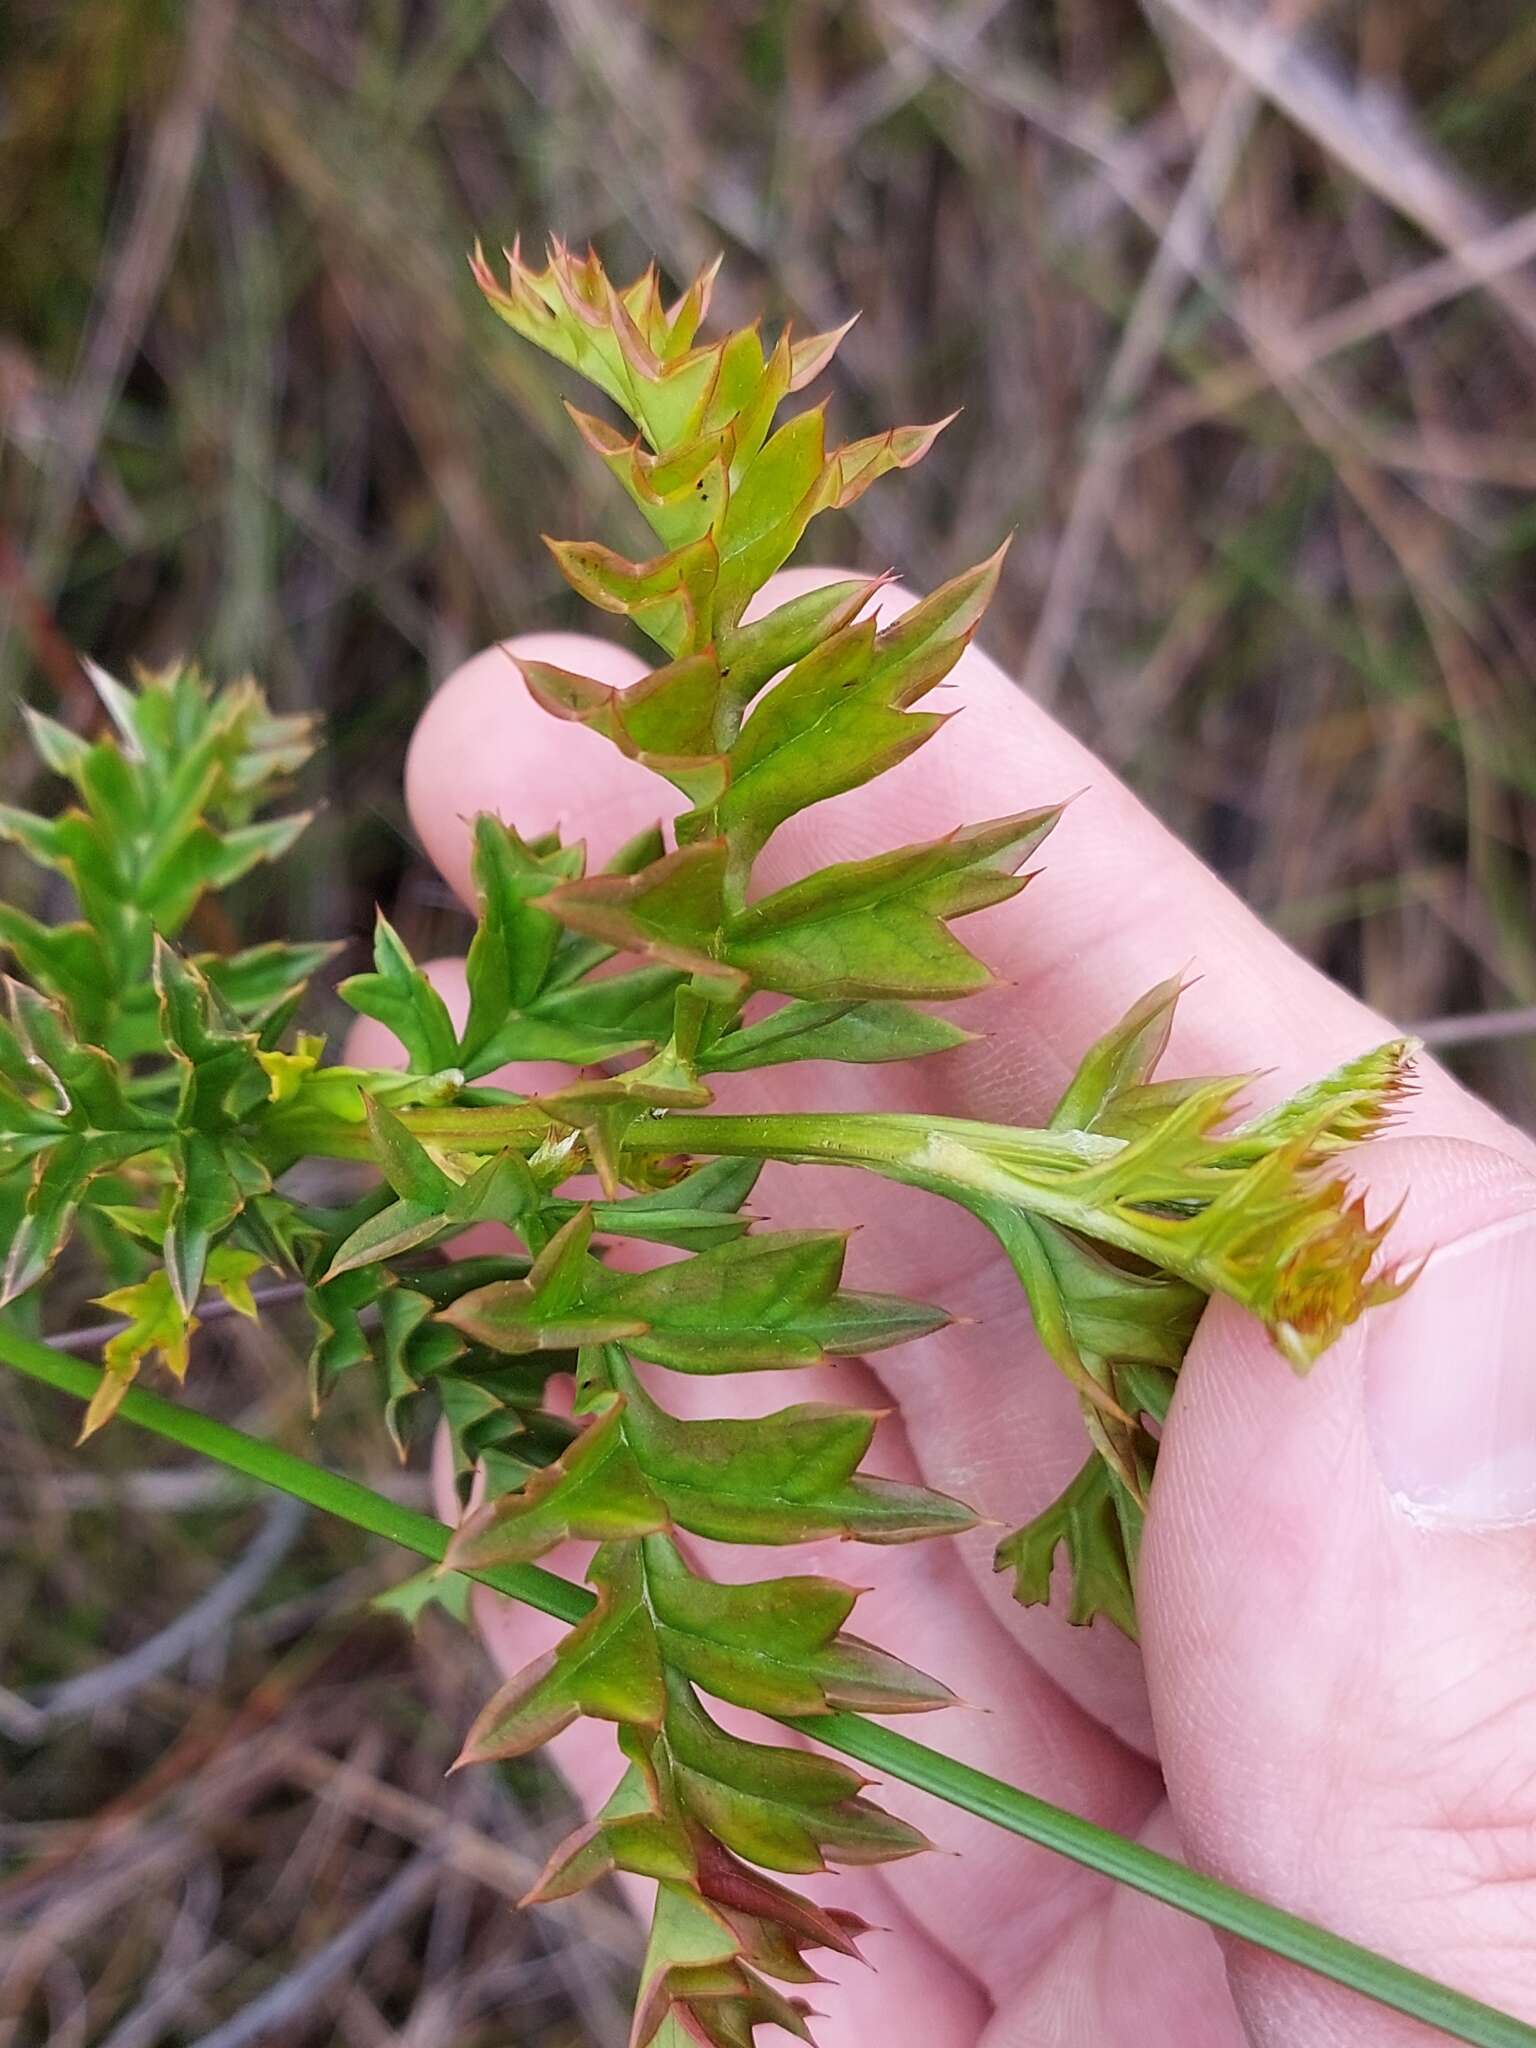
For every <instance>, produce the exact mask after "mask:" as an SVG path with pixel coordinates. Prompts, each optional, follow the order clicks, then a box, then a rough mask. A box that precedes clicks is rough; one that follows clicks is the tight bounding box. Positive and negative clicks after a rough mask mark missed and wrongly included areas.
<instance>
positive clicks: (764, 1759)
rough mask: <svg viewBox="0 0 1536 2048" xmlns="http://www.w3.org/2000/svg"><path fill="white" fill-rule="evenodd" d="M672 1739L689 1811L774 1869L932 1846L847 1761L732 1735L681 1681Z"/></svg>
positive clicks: (819, 1866)
mask: <svg viewBox="0 0 1536 2048" xmlns="http://www.w3.org/2000/svg"><path fill="white" fill-rule="evenodd" d="M665 1741H666V1745H667V1751H668V1755H669V1758H670V1761H671V1765H672V1773H673V1781H674V1783H675V1784H676V1787H677V1790H678V1794H679V1797H680V1798H681V1801H682V1804H683V1806H684V1807H685V1809H686V1810H687V1811H688V1812H689V1813H690V1814H692V1816H693V1818H694V1819H695V1820H697V1821H698V1822H699V1823H700V1825H701V1826H703V1827H704V1828H706V1829H707V1830H708V1832H709V1833H710V1834H711V1835H713V1836H714V1838H715V1840H716V1841H718V1842H723V1843H724V1844H725V1846H726V1848H728V1849H730V1850H732V1851H734V1853H735V1854H736V1855H738V1856H744V1857H746V1858H747V1859H748V1861H750V1862H752V1863H760V1864H763V1865H764V1866H766V1868H768V1869H769V1870H783V1871H790V1872H809V1871H818V1870H825V1869H826V1867H827V1864H828V1862H829V1861H830V1862H833V1863H851V1864H860V1863H888V1862H890V1861H892V1860H893V1859H895V1858H897V1857H901V1856H911V1855H915V1854H916V1853H917V1852H918V1851H919V1850H920V1849H925V1848H927V1847H928V1843H927V1841H926V1839H925V1837H924V1836H923V1835H921V1834H920V1833H919V1832H918V1830H917V1829H916V1828H913V1827H909V1826H908V1825H907V1824H906V1822H905V1821H899V1820H895V1819H893V1818H892V1817H891V1815H889V1814H886V1813H882V1812H881V1811H880V1809H879V1808H878V1807H877V1806H874V1805H872V1804H871V1803H870V1801H869V1800H867V1799H863V1798H861V1797H860V1796H859V1795H860V1793H861V1791H862V1789H863V1787H864V1785H865V1783H866V1780H865V1779H863V1778H861V1777H860V1776H859V1774H858V1773H857V1772H856V1771H852V1770H850V1769H849V1768H848V1767H847V1765H846V1764H840V1763H836V1762H834V1761H833V1759H832V1758H831V1757H825V1756H815V1755H812V1754H811V1753H810V1752H808V1751H805V1750H794V1749H781V1748H776V1747H769V1746H768V1745H767V1744H764V1743H761V1742H747V1741H744V1740H743V1739H742V1738H741V1737H740V1736H736V1735H728V1734H727V1733H726V1732H725V1730H724V1729H723V1728H721V1727H719V1726H718V1725H717V1723H715V1722H714V1721H712V1720H711V1719H710V1717H709V1715H708V1714H706V1713H705V1712H704V1710H703V1708H702V1707H701V1706H700V1705H699V1703H698V1701H697V1700H696V1699H695V1698H694V1696H693V1692H692V1689H691V1688H690V1687H689V1686H688V1685H687V1684H686V1683H684V1682H679V1681H677V1680H675V1679H674V1680H673V1682H672V1683H671V1684H670V1685H669V1687H668V1702H667V1718H666V1723H665Z"/></svg>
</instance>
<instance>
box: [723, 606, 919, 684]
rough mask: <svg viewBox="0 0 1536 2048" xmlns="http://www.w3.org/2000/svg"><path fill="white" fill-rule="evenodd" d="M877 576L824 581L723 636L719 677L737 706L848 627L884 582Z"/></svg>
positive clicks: (733, 628)
mask: <svg viewBox="0 0 1536 2048" xmlns="http://www.w3.org/2000/svg"><path fill="white" fill-rule="evenodd" d="M884 581H885V579H884V577H881V576H875V577H870V578H868V579H859V578H855V579H854V580H852V581H850V582H843V583H826V584H823V585H822V587H821V588H820V589H819V590H808V591H806V592H805V594H804V595H803V596H801V597H792V598H790V599H789V600H788V601H787V602H786V603H784V604H781V605H777V606H775V607H774V609H773V610H772V611H770V612H765V613H764V615H763V616H762V617H761V618H760V619H753V620H751V621H749V622H747V623H744V624H742V625H739V626H733V627H732V628H730V629H729V630H728V631H725V632H722V633H721V634H720V635H719V640H718V652H719V659H720V672H721V675H722V676H723V677H724V678H725V680H726V681H727V682H728V683H729V685H730V691H731V696H732V697H733V698H734V699H735V701H736V702H737V703H738V704H742V705H744V704H746V703H748V702H750V700H751V699H752V698H753V697H755V696H756V695H757V693H758V691H759V690H760V689H762V687H763V685H764V684H765V683H769V682H772V680H773V678H774V677H775V676H776V675H778V674H779V673H780V671H781V670H783V669H787V668H792V667H793V666H794V664H795V663H796V662H797V661H803V660H804V659H805V657H806V656H807V655H808V654H809V653H811V651H812V650H813V649H814V648H816V647H819V646H820V645H821V643H822V641H823V640H825V639H827V638H829V637H830V636H831V635H833V634H835V633H840V632H842V631H843V630H844V629H845V628H846V627H848V626H851V625H852V624H853V622H854V620H855V619H856V618H857V617H858V615H859V613H860V612H861V611H863V610H864V608H865V606H866V605H867V604H869V602H870V601H871V599H872V598H873V597H874V596H875V595H876V593H877V592H878V591H879V590H880V588H881V587H882V585H883V583H884Z"/></svg>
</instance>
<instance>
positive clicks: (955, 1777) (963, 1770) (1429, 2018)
mask: <svg viewBox="0 0 1536 2048" xmlns="http://www.w3.org/2000/svg"><path fill="white" fill-rule="evenodd" d="M0 1362H3V1363H4V1364H6V1365H9V1366H11V1367H13V1368H14V1369H15V1370H16V1371H17V1372H20V1373H24V1374H26V1375H27V1376H28V1377H29V1378H31V1379H35V1380H41V1381H42V1382H43V1383H44V1384H45V1385H47V1386H50V1387H55V1388H57V1389H59V1391H60V1392H62V1393H66V1394H71V1395H73V1396H74V1397H75V1398H76V1399H77V1400H80V1401H89V1400H90V1398H91V1395H92V1394H93V1393H94V1392H95V1390H96V1388H97V1386H98V1384H99V1382H100V1378H101V1375H100V1373H99V1372H98V1371H96V1370H95V1369H93V1368H92V1367H91V1366H89V1365H86V1364H84V1363H82V1362H81V1361H79V1360H77V1359H73V1358H69V1357H67V1356H65V1355H64V1354H62V1353H60V1352H57V1351H53V1350H50V1349H49V1347H48V1346H47V1345H45V1344H38V1343H35V1342H33V1341H32V1340H31V1339H29V1338H26V1337H22V1336H19V1335H17V1334H15V1333H14V1332H12V1331H10V1330H6V1329H3V1328H0ZM118 1414H119V1416H120V1418H121V1419H122V1420H123V1421H125V1422H130V1423H134V1424H136V1425H137V1426H138V1427H139V1428H141V1429H146V1430H149V1431H152V1432H153V1433H154V1434H155V1435H156V1436H160V1437H164V1438H165V1439H167V1440H168V1441H169V1442H171V1443H175V1444H180V1445H182V1446H183V1447H184V1448H186V1449H187V1450H192V1451H197V1452H199V1453H200V1454H202V1455H203V1456H204V1457H209V1458H213V1459H215V1460H216V1461H217V1462H218V1463H219V1464H221V1465H225V1466H227V1467H228V1468H229V1469H231V1470H232V1471H236V1472H241V1473H244V1474H245V1475H246V1476H247V1477H248V1478H251V1479H256V1480H260V1481H262V1482H263V1483H264V1484H266V1485H268V1486H273V1487H276V1488H278V1489H279V1490H280V1491H282V1492H284V1493H290V1494H293V1495H294V1496H295V1497H296V1498H297V1499H299V1500H303V1501H307V1502H308V1503H309V1505H310V1506H311V1507H315V1508H319V1509H320V1510H321V1511H322V1512H323V1513H326V1514H331V1515H335V1516H337V1517H338V1518H339V1519H341V1520H342V1521H346V1522H350V1523H352V1524H353V1526H354V1527H356V1528H359V1529H366V1530H367V1531H368V1532H369V1533H370V1534H372V1535H375V1536H383V1537H387V1538H388V1539H389V1541H390V1542H392V1543H398V1544H400V1545H401V1546H402V1548H404V1549H407V1550H413V1551H415V1552H416V1553H417V1555H418V1556H421V1557H426V1558H431V1559H433V1560H435V1561H437V1562H439V1563H440V1562H441V1561H442V1559H443V1557H444V1555H445V1554H446V1552H447V1549H448V1540H449V1532H448V1530H447V1529H446V1528H445V1527H444V1526H443V1524H442V1523H440V1522H438V1521H435V1520H434V1519H433V1517H432V1516H430V1515H423V1514H418V1513H417V1512H416V1511H415V1510H414V1509H412V1508H407V1507H402V1506H399V1505H398V1504H397V1503H395V1502H394V1501H390V1500H386V1499H385V1498H384V1497H383V1496H382V1495H380V1494H377V1493H374V1492H373V1491H372V1490H371V1489H370V1488H369V1487H366V1486H361V1485H359V1484H358V1483H357V1481H356V1480H353V1479H347V1478H344V1477H343V1476H342V1475H341V1474H339V1473H335V1472H328V1471H326V1470H325V1469H324V1468H323V1467H321V1466H318V1465H311V1464H309V1463H308V1462H307V1461H306V1460H305V1459H303V1458H298V1457H295V1456H294V1455H293V1454H292V1453H291V1452H288V1451H284V1450H280V1449H279V1448H278V1447H277V1446H276V1445H274V1444H267V1443H263V1442H261V1441H260V1440H259V1439H258V1438H256V1437H250V1436H246V1435H245V1434H244V1433H243V1432H242V1431H240V1430H238V1429H231V1428H230V1427H229V1425H228V1424H227V1423H223V1422H215V1421H213V1420H211V1419H210V1418H209V1417H207V1416H205V1415H199V1414H197V1413H196V1411H195V1410H193V1409H189V1408H183V1407H178V1406H177V1405H176V1404H174V1403H173V1402H170V1401H163V1400H161V1399H160V1398H159V1397H158V1396H157V1395H155V1394H148V1393H145V1392H143V1391H142V1389H140V1388H137V1387H134V1388H130V1390H129V1392H128V1393H127V1395H126V1396H125V1397H124V1400H123V1403H122V1406H121V1408H120V1409H119V1410H118ZM464 1576H465V1577H467V1578H471V1579H474V1580H476V1581H478V1582H479V1583H480V1584H481V1585H484V1586H489V1587H490V1588H491V1589H492V1590H493V1591H495V1592H497V1593H503V1594H505V1595H507V1597H508V1598H510V1599H513V1600H521V1601H523V1602H524V1603H525V1604H526V1605H528V1606H530V1607H536V1608H538V1609H540V1610H541V1611H542V1612H543V1613H545V1614H550V1615H553V1616H554V1617H555V1618H556V1619H557V1620H560V1621H564V1622H577V1621H579V1620H580V1619H581V1618H582V1616H583V1615H584V1614H586V1613H587V1612H588V1610H589V1609H590V1608H591V1606H592V1604H593V1596H592V1595H591V1594H590V1593H589V1592H588V1591H587V1590H586V1588H585V1587H584V1586H576V1585H572V1584H571V1582H570V1581H569V1580H568V1579H562V1578H559V1577H558V1576H557V1575H556V1574H555V1573H553V1572H546V1571H543V1570H541V1569H540V1567H539V1566H537V1565H500V1566H494V1567H491V1568H488V1569H485V1570H479V1571H471V1572H467V1573H465V1574H464ZM783 1725H784V1726H785V1727H787V1728H793V1729H794V1730H795V1731H796V1732H797V1733H799V1734H802V1735H805V1736H807V1737H808V1738H809V1739H810V1740H812V1741H814V1742H819V1743H822V1744H823V1745H825V1747H827V1748H829V1749H835V1750H839V1751H841V1752H842V1753H843V1754H844V1755H845V1756H850V1757H853V1758H855V1759H856V1760H857V1761H858V1762H860V1763H864V1764H868V1765H870V1766H871V1767H873V1768H874V1769H876V1770H879V1771H883V1772H885V1773H886V1774H887V1775H888V1776H890V1777H893V1778H899V1779H901V1780H902V1781H903V1782H904V1783H906V1784H908V1785H914V1786H916V1787H917V1788H918V1789H919V1790H920V1791H924V1792H930V1793H932V1794H933V1796H934V1797H935V1798H936V1799H941V1800H943V1801H945V1802H946V1803H947V1804H948V1805H950V1806H956V1807H960V1808H962V1809H963V1810H964V1811H965V1812H967V1813H973V1814H976V1815H977V1816H979V1817H980V1818H981V1819H982V1820H988V1821H992V1822H993V1823H994V1824H995V1825H996V1826H998V1827H1001V1828H1006V1829H1007V1830H1008V1831H1009V1832H1010V1833H1012V1834H1016V1835H1022V1836H1023V1837H1024V1838H1025V1840H1026V1841H1030V1842H1034V1843H1036V1844H1038V1845H1039V1846H1040V1847H1042V1848H1046V1849H1051V1850H1054V1851H1055V1852H1056V1853H1057V1854H1059V1855H1062V1856H1067V1857H1070V1858H1071V1859H1072V1861H1073V1862H1076V1863H1080V1864H1083V1865H1085V1866H1086V1867H1087V1868H1088V1869H1090V1870H1096V1871H1098V1872H1099V1873H1100V1874H1101V1875H1102V1876H1105V1877H1108V1878H1111V1879H1113V1880H1114V1881H1115V1882H1116V1883H1119V1884H1126V1885H1130V1886H1131V1887H1132V1888H1133V1889H1134V1890H1136V1891H1140V1892H1145V1893H1146V1894H1147V1895H1148V1896H1149V1897H1151V1898H1154V1899H1160V1900H1162V1902H1163V1903H1164V1904H1165V1905H1169V1906H1173V1907H1174V1908H1176V1909H1177V1910H1178V1911H1179V1912H1181V1913H1188V1914H1190V1915H1191V1916H1192V1917H1193V1918H1195V1919H1197V1920H1203V1921H1205V1922H1206V1923H1207V1924H1208V1925H1209V1926H1211V1927H1215V1928H1218V1929H1220V1930H1221V1932H1223V1933H1225V1934H1230V1935H1234V1936H1236V1937H1237V1938H1239V1939H1240V1940H1243V1941H1248V1942H1252V1943H1254V1944H1255V1945H1256V1946H1258V1947H1260V1948H1264V1949H1268V1950H1269V1951H1270V1952H1271V1953H1272V1954H1274V1955H1278V1956H1283V1957H1284V1958H1285V1959H1286V1960H1287V1961H1288V1962H1293V1963H1297V1964H1300V1965H1301V1966H1302V1967H1303V1968H1304V1969H1308V1970H1312V1971H1315V1972H1316V1973H1317V1974H1318V1975H1319V1976H1323V1977H1328V1978H1331V1979H1332V1980H1333V1982H1334V1983H1336V1984H1342V1985H1345V1986H1347V1987H1348V1988H1349V1989H1350V1990H1352V1991H1357V1992H1359V1993H1361V1994H1362V1995H1363V1996H1364V1997H1366V1998H1370V1999H1374V2000H1375V2001H1376V2002H1377V2003H1378V2004H1380V2005H1384V2006H1388V2007H1390V2008H1391V2009H1392V2010H1393V2011H1394V2012H1400V2013H1405V2014H1407V2015H1408V2017H1409V2018H1411V2019H1417V2020H1420V2021H1422V2022H1423V2023H1424V2024H1425V2025H1427V2026H1431V2027H1437V2028H1439V2029H1440V2031H1441V2032H1442V2033H1443V2034H1445V2035H1447V2036H1449V2038H1450V2039H1452V2040H1455V2041H1465V2042H1468V2043H1471V2044H1472V2048H1536V2027H1532V2026H1528V2025H1527V2024H1526V2023H1525V2022H1524V2021H1523V2020H1518V2019H1514V2018H1512V2017H1510V2016H1509V2015H1508V2014H1505V2013H1500V2012H1496V2011H1494V2009H1493V2008H1492V2007H1491V2006H1487V2005H1484V2004H1482V2003H1481V2002H1480V2001H1479V2000H1477V1999H1475V1998H1469V1997H1467V1996H1466V1995H1465V1993H1463V1992H1460V1991H1453V1990H1452V1989H1451V1988H1450V1987H1449V1986H1448V1985H1444V1984H1437V1983H1436V1982H1435V1981H1434V1980H1433V1979H1432V1978H1430V1977H1424V1976H1421V1975H1420V1974H1419V1973H1418V1971H1416V1970H1409V1969H1405V1968H1404V1967H1403V1965H1402V1964H1400V1963H1394V1962H1391V1961H1389V1960H1388V1959H1387V1958H1386V1957H1385V1956H1378V1955H1374V1954H1372V1952H1371V1951H1370V1950H1369V1949H1364V1948H1360V1947H1358V1946H1357V1945H1356V1944H1355V1943H1354V1942H1351V1941H1345V1940H1344V1939H1343V1938H1342V1936H1340V1935H1337V1934H1331V1933H1329V1932H1328V1930H1327V1929H1326V1928H1322V1927H1318V1926H1316V1925H1315V1924H1314V1923H1313V1922H1311V1921H1308V1920H1303V1919H1300V1918H1298V1917H1297V1915H1295V1914H1294V1913H1287V1912H1284V1911H1282V1910H1281V1909H1280V1908H1279V1907H1277V1906H1270V1905H1266V1904H1265V1903H1264V1902H1263V1901H1262V1900H1260V1899H1255V1898H1250V1897H1248V1896H1247V1895H1246V1894H1244V1893H1242V1892H1238V1891H1234V1890H1232V1889H1231V1888H1230V1887H1229V1886H1227V1885H1224V1884H1221V1883H1220V1882H1219V1881H1218V1880H1217V1879H1215V1878H1212V1877H1205V1876H1203V1875H1202V1874H1201V1873H1200V1872H1198V1871H1194V1870H1190V1869H1188V1868H1187V1867H1186V1866H1185V1865H1184V1864H1182V1863H1175V1862H1174V1861H1173V1860H1172V1859H1171V1858H1170V1857H1167V1856H1160V1855H1158V1854H1157V1852H1156V1851H1155V1850H1152V1849H1147V1848H1144V1847H1143V1846H1142V1845H1141V1844H1140V1843H1139V1842H1133V1841H1130V1840H1129V1839H1127V1838H1126V1837H1125V1836H1122V1835H1116V1834H1112V1833H1110V1832H1109V1831H1108V1830H1107V1829H1104V1828H1100V1827H1096V1826H1095V1825H1094V1824H1093V1823H1092V1822H1091V1821H1086V1820H1082V1819H1080V1818H1079V1817H1078V1816H1077V1815H1076V1814H1072V1813H1068V1812H1066V1811H1065V1810H1064V1809H1063V1808H1061V1807H1059V1806H1052V1805H1050V1804H1049V1803H1048V1802H1047V1801H1046V1800H1043V1799H1036V1798H1035V1797H1034V1796H1033V1794H1031V1793H1028V1792H1023V1791H1020V1790H1019V1789H1018V1787H1017V1786H1013V1785H1006V1784H1004V1783H1003V1782H1002V1781H1001V1779H998V1778H992V1777H989V1776H988V1775H987V1774H986V1772H984V1771H977V1770H973V1769H972V1768H971V1766H970V1765H969V1764H963V1763H960V1762H958V1761H957V1760H956V1759H955V1758H954V1757H948V1756H944V1755H943V1754H941V1752H939V1751H938V1750H933V1749H928V1748H926V1747H925V1746H924V1745H923V1744H922V1743H920V1742H913V1741H912V1740H911V1738H910V1737H909V1736H905V1735H898V1734H897V1733H896V1732H895V1731H894V1730H892V1729H889V1728H885V1727H881V1726H879V1725H877V1724H876V1723H875V1722H872V1721H866V1720H864V1719H863V1718H862V1717H861V1716H859V1715H857V1714H829V1715H820V1716H814V1717H802V1718H799V1719H791V1718H788V1717H786V1718H785V1720H784V1724H783Z"/></svg>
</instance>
